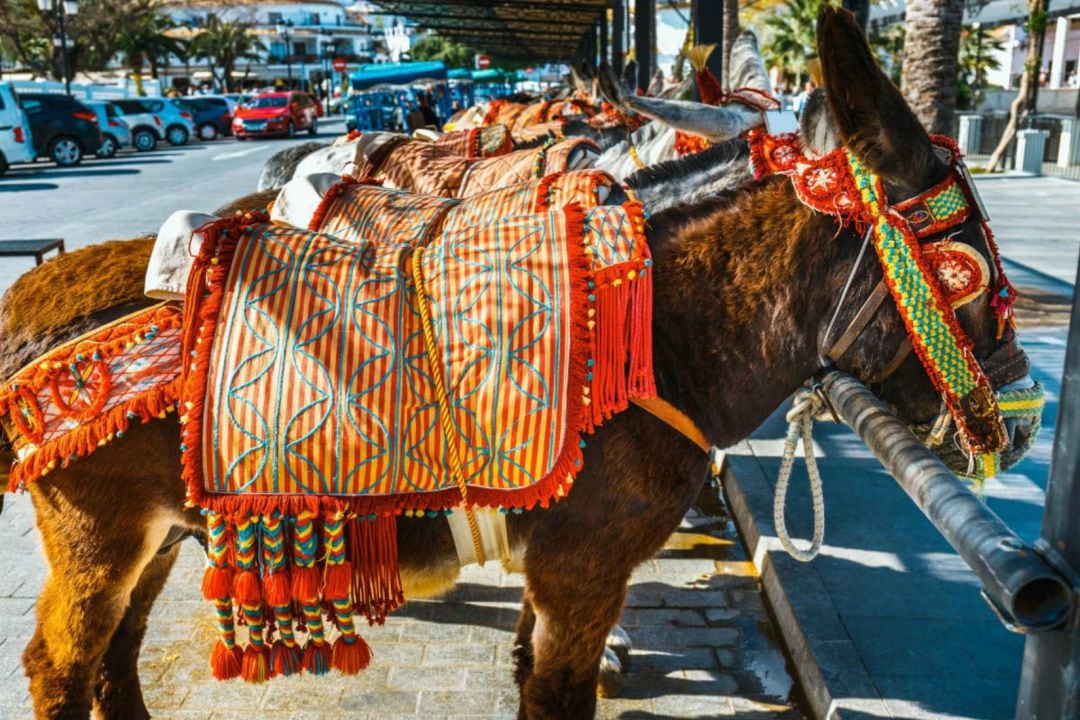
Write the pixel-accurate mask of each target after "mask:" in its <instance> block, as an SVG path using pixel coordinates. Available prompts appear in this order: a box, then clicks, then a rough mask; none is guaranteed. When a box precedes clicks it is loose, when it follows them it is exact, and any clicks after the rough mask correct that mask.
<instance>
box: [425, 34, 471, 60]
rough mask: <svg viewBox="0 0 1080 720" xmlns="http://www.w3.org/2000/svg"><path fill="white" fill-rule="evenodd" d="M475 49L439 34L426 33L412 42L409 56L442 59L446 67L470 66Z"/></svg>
mask: <svg viewBox="0 0 1080 720" xmlns="http://www.w3.org/2000/svg"><path fill="white" fill-rule="evenodd" d="M475 55H476V50H474V49H473V48H471V47H469V46H468V45H462V44H461V43H456V42H454V41H453V40H451V39H449V38H445V37H443V36H441V35H428V36H427V37H422V38H420V39H419V40H417V41H416V42H414V43H413V45H412V47H411V48H410V49H409V57H411V58H412V59H413V60H442V62H443V64H445V65H446V67H448V68H458V67H462V68H471V67H472V66H473V58H474V56H475Z"/></svg>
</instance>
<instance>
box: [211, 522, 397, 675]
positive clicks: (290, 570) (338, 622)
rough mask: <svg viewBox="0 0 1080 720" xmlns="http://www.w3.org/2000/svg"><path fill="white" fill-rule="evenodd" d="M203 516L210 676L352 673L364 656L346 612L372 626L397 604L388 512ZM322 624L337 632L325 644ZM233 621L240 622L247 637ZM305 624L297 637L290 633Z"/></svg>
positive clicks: (366, 660)
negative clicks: (211, 612)
mask: <svg viewBox="0 0 1080 720" xmlns="http://www.w3.org/2000/svg"><path fill="white" fill-rule="evenodd" d="M206 517H207V529H208V546H207V550H208V553H207V555H208V558H209V560H210V565H209V566H208V567H207V569H206V572H205V574H204V575H203V583H202V591H203V595H204V597H206V599H208V600H210V601H212V602H213V603H214V609H215V611H216V613H217V620H218V630H219V633H220V639H219V640H218V641H217V642H216V643H215V645H214V649H213V651H212V652H211V656H210V667H211V671H212V672H213V675H214V677H215V678H217V679H218V680H228V679H231V678H236V677H242V678H244V680H246V681H247V682H253V683H261V682H265V681H266V680H268V679H270V678H272V677H275V676H288V675H295V674H297V673H299V672H308V673H311V674H314V675H325V674H326V673H328V672H330V670H337V671H338V672H341V673H344V674H347V675H353V674H356V673H358V672H360V671H361V670H363V669H364V668H366V667H367V666H368V665H369V664H370V662H371V648H370V647H369V646H368V644H367V643H366V642H365V641H364V639H363V638H361V637H360V636H359V635H357V633H356V629H355V626H354V617H355V616H356V615H361V616H363V617H364V618H365V619H367V621H368V622H369V623H371V624H375V623H379V624H381V623H383V622H384V621H385V620H386V615H387V613H389V612H391V611H392V610H394V609H395V608H397V607H398V606H400V605H401V604H402V603H403V602H404V595H403V593H402V589H401V578H400V576H399V574H398V565H397V526H396V524H395V520H394V518H393V517H392V516H383V515H375V516H362V517H355V516H351V515H349V514H347V513H345V512H344V511H340V510H338V511H328V512H326V513H322V514H320V513H313V512H309V511H306V510H305V511H301V512H300V513H299V514H298V515H296V516H290V515H287V514H283V513H281V512H279V511H276V510H275V511H273V512H272V513H266V514H263V515H257V514H253V513H235V514H232V515H226V514H224V513H218V512H213V511H209V512H207V514H206ZM328 623H329V624H332V625H333V626H334V627H335V628H336V629H337V631H338V633H339V636H338V637H337V639H336V640H334V641H333V642H330V641H329V640H328V639H327V637H326V634H325V627H326V625H327V624H328ZM237 624H239V625H240V626H241V627H245V628H246V629H247V643H246V644H244V643H241V642H240V641H238V639H237V631H236V626H237ZM304 631H306V634H307V639H306V642H305V641H303V640H301V639H300V638H299V637H297V636H298V635H301V636H302V634H303V632H304Z"/></svg>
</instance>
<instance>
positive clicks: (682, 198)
mask: <svg viewBox="0 0 1080 720" xmlns="http://www.w3.org/2000/svg"><path fill="white" fill-rule="evenodd" d="M749 168H750V149H749V147H748V146H747V144H746V142H745V141H743V140H739V139H736V140H729V141H728V142H725V143H720V144H718V145H714V146H712V147H710V148H708V149H707V150H705V151H703V152H700V153H696V154H694V155H688V156H687V157H683V158H676V159H674V160H667V161H665V162H662V163H657V164H656V165H650V166H649V167H647V168H644V169H642V170H638V171H637V172H635V173H634V174H632V175H631V176H630V177H628V178H627V179H626V184H627V186H629V187H630V189H631V190H633V191H634V193H635V194H636V195H637V196H638V197H639V198H641V201H642V202H643V203H645V207H646V208H648V210H649V212H651V213H654V214H655V213H658V212H661V211H663V210H667V209H669V208H671V207H685V206H687V205H696V204H698V203H699V202H700V201H702V200H705V199H707V198H717V197H722V196H725V195H726V194H727V193H729V192H731V191H734V190H737V189H739V188H741V187H743V186H745V185H746V184H747V183H748V182H749V181H750V180H751V175H750V171H749Z"/></svg>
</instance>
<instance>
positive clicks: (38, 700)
mask: <svg viewBox="0 0 1080 720" xmlns="http://www.w3.org/2000/svg"><path fill="white" fill-rule="evenodd" d="M178 445H179V433H178V432H177V430H176V425H175V423H174V422H156V423H151V424H149V425H143V426H138V427H133V428H131V430H130V431H129V433H127V437H125V438H124V439H123V440H122V441H119V442H116V443H113V444H111V445H108V446H106V447H103V448H101V449H99V450H98V451H97V452H96V453H95V454H94V455H92V456H90V457H89V458H85V459H83V460H81V461H79V462H76V463H75V464H74V465H72V467H70V468H68V469H66V470H62V471H56V472H55V473H53V474H50V475H48V476H47V477H45V478H43V479H41V480H39V481H36V482H34V483H31V486H30V487H31V495H32V498H33V501H34V508H35V512H36V517H37V526H38V529H39V530H40V532H41V540H42V545H43V547H44V550H45V556H46V558H47V560H48V564H49V574H48V576H47V578H46V580H45V587H44V589H43V590H42V593H41V596H40V598H39V600H38V605H37V627H36V629H35V632H34V637H33V639H32V640H31V641H30V644H29V645H28V646H27V648H26V651H25V652H24V653H23V664H24V666H25V668H26V674H27V675H28V676H29V677H30V692H31V695H32V696H33V701H34V710H35V714H36V716H37V718H39V720H42V719H45V718H48V719H50V720H54V719H59V718H65V719H66V718H72V719H74V718H78V720H85V718H87V717H88V716H89V714H90V708H91V703H92V699H93V688H94V685H95V681H96V680H97V677H98V672H99V669H100V667H101V662H102V659H103V658H104V656H105V653H106V651H107V649H108V647H109V643H110V641H111V639H112V638H113V636H114V634H115V633H116V630H117V628H118V627H119V626H120V623H121V620H122V619H123V617H124V614H125V612H126V611H127V608H128V605H129V603H130V601H131V595H132V592H133V591H134V590H135V588H136V586H137V584H138V582H139V580H140V578H141V577H142V574H143V571H144V569H145V568H146V566H147V565H148V564H149V563H150V561H151V560H152V559H153V558H154V556H155V554H156V552H157V550H158V548H160V547H161V544H162V542H163V541H164V540H165V538H166V536H167V535H168V532H169V528H170V527H171V526H173V525H176V524H184V523H185V518H184V516H183V515H181V510H180V508H181V507H182V503H183V484H182V482H181V481H180V479H179V477H178V475H179V473H178V472H177V471H176V458H177V457H178V456H179V448H178ZM196 517H197V516H196ZM187 520H190V518H188V519H187Z"/></svg>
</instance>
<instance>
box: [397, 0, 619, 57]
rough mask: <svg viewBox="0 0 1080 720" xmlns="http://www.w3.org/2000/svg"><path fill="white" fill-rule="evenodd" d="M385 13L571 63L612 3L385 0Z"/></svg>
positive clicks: (493, 48) (495, 49)
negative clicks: (587, 35)
mask: <svg viewBox="0 0 1080 720" xmlns="http://www.w3.org/2000/svg"><path fill="white" fill-rule="evenodd" d="M377 5H378V6H379V7H380V8H381V12H383V13H386V14H393V15H401V16H403V17H407V18H410V19H411V20H413V21H414V22H416V23H417V24H418V25H420V26H421V27H424V28H429V29H431V30H435V31H437V32H438V34H439V35H442V36H443V37H447V38H450V39H452V40H455V41H457V42H461V43H464V44H467V45H472V46H475V47H477V48H482V49H484V50H487V51H490V52H492V53H498V54H499V55H501V56H503V57H509V58H516V59H522V60H531V61H555V60H565V59H568V58H570V57H571V56H573V55H574V53H575V51H577V50H578V49H579V46H581V44H582V40H583V39H584V37H585V34H586V33H587V32H593V33H595V29H596V23H597V21H598V20H600V19H602V18H606V11H607V9H608V8H609V7H611V2H609V0H440V1H439V2H435V1H434V0H385V1H380V2H378V3H377Z"/></svg>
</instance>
